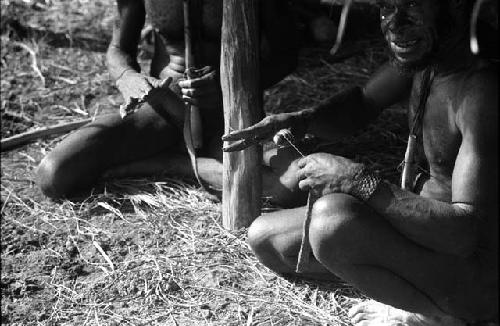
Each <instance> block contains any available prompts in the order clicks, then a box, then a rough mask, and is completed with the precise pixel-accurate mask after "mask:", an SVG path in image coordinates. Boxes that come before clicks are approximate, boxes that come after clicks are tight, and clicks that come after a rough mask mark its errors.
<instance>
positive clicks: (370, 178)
mask: <svg viewBox="0 0 500 326" xmlns="http://www.w3.org/2000/svg"><path fill="white" fill-rule="evenodd" d="M380 181H382V179H381V178H380V176H379V175H378V174H377V173H374V172H372V171H370V170H368V169H366V168H363V169H362V170H361V171H360V172H359V173H358V174H357V175H356V176H355V177H354V180H353V187H352V190H351V195H352V196H354V197H356V198H358V199H359V200H362V201H364V202H366V201H368V200H369V199H370V197H371V196H372V195H373V193H374V192H375V190H376V189H377V187H378V185H379V183H380Z"/></svg>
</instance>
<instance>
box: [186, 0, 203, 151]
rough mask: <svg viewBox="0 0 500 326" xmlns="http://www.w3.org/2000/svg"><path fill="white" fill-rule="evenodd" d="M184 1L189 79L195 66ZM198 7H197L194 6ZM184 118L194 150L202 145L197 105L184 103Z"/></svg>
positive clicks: (190, 30) (187, 14)
mask: <svg viewBox="0 0 500 326" xmlns="http://www.w3.org/2000/svg"><path fill="white" fill-rule="evenodd" d="M183 1H184V3H183V4H184V43H185V66H186V70H185V76H186V78H187V79H190V78H191V77H192V76H193V74H192V69H193V68H194V67H195V62H194V53H193V44H192V40H193V38H192V27H191V24H190V16H191V15H190V1H189V0H183ZM196 9H199V8H196ZM186 109H187V110H186V115H185V118H186V120H185V121H184V135H185V136H187V138H189V139H190V142H191V143H192V147H193V148H194V149H195V150H196V149H198V148H201V147H202V146H203V139H202V127H201V116H200V110H199V109H198V107H196V106H194V105H192V104H187V105H186Z"/></svg>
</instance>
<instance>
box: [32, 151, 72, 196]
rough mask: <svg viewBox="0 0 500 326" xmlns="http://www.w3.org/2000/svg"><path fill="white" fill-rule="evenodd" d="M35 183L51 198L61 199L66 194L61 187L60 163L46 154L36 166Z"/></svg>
mask: <svg viewBox="0 0 500 326" xmlns="http://www.w3.org/2000/svg"><path fill="white" fill-rule="evenodd" d="M35 172H36V183H37V184H38V186H39V187H40V189H41V190H42V192H43V194H44V195H45V196H47V197H50V198H52V199H61V198H63V197H65V196H66V195H67V193H66V191H65V189H64V187H62V178H63V175H62V173H61V164H60V163H59V162H57V160H55V159H54V158H52V157H51V156H50V154H49V155H48V156H46V157H45V158H44V159H43V160H42V161H41V162H40V164H39V165H38V167H37V168H36V171H35Z"/></svg>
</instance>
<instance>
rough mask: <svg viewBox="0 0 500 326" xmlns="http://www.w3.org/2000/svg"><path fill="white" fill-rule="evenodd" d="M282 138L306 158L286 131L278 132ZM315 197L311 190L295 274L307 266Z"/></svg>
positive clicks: (291, 135) (308, 196)
mask: <svg viewBox="0 0 500 326" xmlns="http://www.w3.org/2000/svg"><path fill="white" fill-rule="evenodd" d="M278 133H279V134H281V135H282V136H283V138H284V139H285V140H286V141H287V142H288V143H289V144H290V146H292V148H293V149H295V151H297V153H299V155H300V156H302V157H306V156H305V155H304V154H303V153H302V152H301V151H300V149H299V148H298V147H297V146H296V145H295V144H294V137H293V134H292V133H291V132H290V130H288V129H283V130H280V131H279V132H278ZM316 199H317V196H316V195H315V194H314V192H313V191H312V190H310V191H309V193H308V195H307V210H306V216H305V219H304V223H303V224H302V239H301V243H300V249H299V253H298V256H297V265H296V266H295V272H296V273H302V272H303V271H304V270H305V269H306V267H307V265H308V264H309V258H310V253H311V244H310V243H309V227H310V225H311V219H312V208H313V205H314V202H315V201H316Z"/></svg>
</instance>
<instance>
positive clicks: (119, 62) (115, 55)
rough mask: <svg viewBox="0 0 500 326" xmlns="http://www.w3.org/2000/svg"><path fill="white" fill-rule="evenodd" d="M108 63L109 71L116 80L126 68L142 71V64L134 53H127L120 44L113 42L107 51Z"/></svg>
mask: <svg viewBox="0 0 500 326" xmlns="http://www.w3.org/2000/svg"><path fill="white" fill-rule="evenodd" d="M106 63H107V66H108V71H109V74H110V76H111V78H113V79H114V80H115V81H116V80H117V79H118V78H120V77H121V76H122V75H123V73H124V72H125V71H126V70H129V69H131V70H135V71H140V66H139V63H138V62H137V60H136V59H135V57H134V56H133V55H132V54H128V53H125V52H124V51H123V50H122V49H120V48H119V47H118V46H116V45H113V44H111V45H110V46H109V48H108V51H107V52H106Z"/></svg>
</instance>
